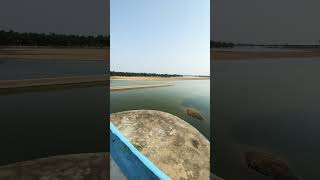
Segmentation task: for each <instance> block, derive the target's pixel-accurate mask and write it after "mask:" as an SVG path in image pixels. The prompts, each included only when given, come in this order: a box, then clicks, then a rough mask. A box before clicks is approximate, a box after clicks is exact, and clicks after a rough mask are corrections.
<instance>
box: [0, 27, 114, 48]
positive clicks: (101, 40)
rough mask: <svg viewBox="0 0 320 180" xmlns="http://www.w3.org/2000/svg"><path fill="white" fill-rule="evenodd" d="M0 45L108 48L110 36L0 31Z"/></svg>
mask: <svg viewBox="0 0 320 180" xmlns="http://www.w3.org/2000/svg"><path fill="white" fill-rule="evenodd" d="M0 45H3V46H67V47H109V46H110V36H105V35H97V36H90V35H88V36H84V35H72V34H56V33H49V34H45V33H19V32H14V31H12V30H10V31H4V30H0Z"/></svg>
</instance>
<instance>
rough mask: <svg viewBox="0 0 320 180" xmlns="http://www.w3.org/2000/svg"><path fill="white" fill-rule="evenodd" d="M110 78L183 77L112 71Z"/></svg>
mask: <svg viewBox="0 0 320 180" xmlns="http://www.w3.org/2000/svg"><path fill="white" fill-rule="evenodd" d="M110 76H147V77H148V76H149V77H150V76H159V77H181V76H182V75H179V74H158V73H134V72H116V71H110Z"/></svg>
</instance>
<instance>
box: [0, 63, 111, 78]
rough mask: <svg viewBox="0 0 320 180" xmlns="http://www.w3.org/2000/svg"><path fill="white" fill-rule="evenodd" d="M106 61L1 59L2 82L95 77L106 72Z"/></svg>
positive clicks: (0, 73) (0, 75) (0, 74)
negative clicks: (82, 76) (78, 76)
mask: <svg viewBox="0 0 320 180" xmlns="http://www.w3.org/2000/svg"><path fill="white" fill-rule="evenodd" d="M105 67H106V63H105V62H104V61H75V60H73V61H70V60H59V61H57V60H29V59H4V58H0V80H11V79H32V78H48V77H60V76H77V75H95V74H103V73H105V72H106V68H105Z"/></svg>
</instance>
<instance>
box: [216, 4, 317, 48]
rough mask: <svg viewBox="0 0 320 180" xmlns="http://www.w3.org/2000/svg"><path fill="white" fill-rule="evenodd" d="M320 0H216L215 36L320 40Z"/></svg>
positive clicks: (246, 39)
mask: <svg viewBox="0 0 320 180" xmlns="http://www.w3.org/2000/svg"><path fill="white" fill-rule="evenodd" d="M319 7H320V1H318V0H308V1H299V0H294V1H292V0H282V1H276V0H268V1H266V0H265V1H255V0H242V1H238V0H215V1H212V3H211V20H212V21H211V40H215V41H229V42H234V43H254V44H286V43H288V44H313V45H314V44H320V42H319V40H320V35H319V31H320V24H319V23H318V17H319V16H320V11H319Z"/></svg>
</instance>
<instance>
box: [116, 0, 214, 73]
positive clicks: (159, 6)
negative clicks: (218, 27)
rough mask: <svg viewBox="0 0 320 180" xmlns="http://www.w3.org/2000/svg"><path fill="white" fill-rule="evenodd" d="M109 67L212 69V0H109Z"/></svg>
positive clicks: (161, 70)
mask: <svg viewBox="0 0 320 180" xmlns="http://www.w3.org/2000/svg"><path fill="white" fill-rule="evenodd" d="M110 36H111V42H110V43H111V56H110V57H111V62H110V66H111V70H112V71H126V72H150V73H170V74H173V73H175V74H185V75H209V74H210V54H209V52H210V43H209V42H210V0H111V5H110Z"/></svg>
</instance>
